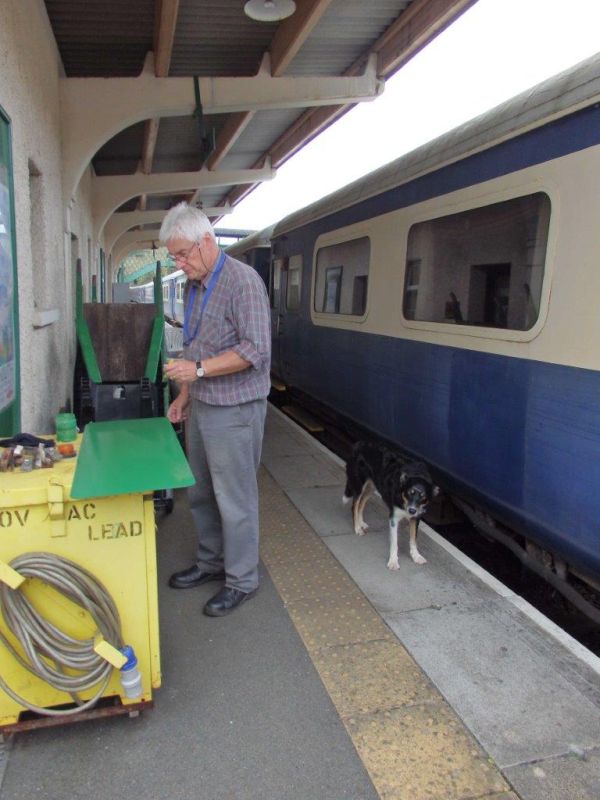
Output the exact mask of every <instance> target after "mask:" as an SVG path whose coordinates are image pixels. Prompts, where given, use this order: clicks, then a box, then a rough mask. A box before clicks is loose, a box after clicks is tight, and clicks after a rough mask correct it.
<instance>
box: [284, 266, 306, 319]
mask: <svg viewBox="0 0 600 800" xmlns="http://www.w3.org/2000/svg"><path fill="white" fill-rule="evenodd" d="M301 286H302V256H301V255H297V256H290V260H289V264H288V275H287V292H286V298H285V306H286V308H287V310H288V311H297V310H298V309H299V308H300V287H301Z"/></svg>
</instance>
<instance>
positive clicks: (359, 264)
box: [314, 236, 371, 317]
mask: <svg viewBox="0 0 600 800" xmlns="http://www.w3.org/2000/svg"><path fill="white" fill-rule="evenodd" d="M370 255H371V243H370V241H369V238H368V237H367V236H364V237H362V238H360V239H353V240H351V241H349V242H339V243H337V244H332V245H328V246H326V247H321V248H320V249H319V251H318V252H317V268H316V280H315V296H314V309H315V311H321V312H323V313H325V314H349V315H352V316H360V317H361V316H363V314H364V313H365V311H366V308H367V288H368V281H369V260H370Z"/></svg>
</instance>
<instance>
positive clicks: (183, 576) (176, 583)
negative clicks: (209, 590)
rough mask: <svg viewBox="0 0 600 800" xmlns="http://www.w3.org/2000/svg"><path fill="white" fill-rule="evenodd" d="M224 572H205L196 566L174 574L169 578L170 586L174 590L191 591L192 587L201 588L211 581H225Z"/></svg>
mask: <svg viewBox="0 0 600 800" xmlns="http://www.w3.org/2000/svg"><path fill="white" fill-rule="evenodd" d="M224 580H225V573H224V572H203V571H202V569H201V568H200V567H199V566H198V565H197V564H194V566H193V567H188V569H184V570H182V571H181V572H174V573H173V574H172V575H171V577H170V578H169V586H170V587H171V588H172V589H189V588H190V587H192V586H201V585H202V584H203V583H208V582H209V581H224Z"/></svg>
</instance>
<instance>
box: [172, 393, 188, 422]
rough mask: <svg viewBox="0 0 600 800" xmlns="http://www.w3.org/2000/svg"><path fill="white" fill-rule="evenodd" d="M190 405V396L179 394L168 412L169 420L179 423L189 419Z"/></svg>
mask: <svg viewBox="0 0 600 800" xmlns="http://www.w3.org/2000/svg"><path fill="white" fill-rule="evenodd" d="M189 403H190V396H189V394H188V393H187V392H185V393H184V392H182V393H181V394H178V395H177V397H176V398H175V400H173V402H172V403H171V405H170V406H169V409H168V411H167V419H168V420H169V421H170V422H173V423H177V422H183V421H184V420H185V419H187V415H188V413H187V409H188V405H189Z"/></svg>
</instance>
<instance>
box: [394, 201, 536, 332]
mask: <svg viewBox="0 0 600 800" xmlns="http://www.w3.org/2000/svg"><path fill="white" fill-rule="evenodd" d="M549 222H550V199H549V197H548V195H546V194H544V193H543V192H537V193H536V194H531V195H528V196H526V197H517V198H514V199H512V200H506V201H504V202H501V203H493V204H492V205H489V206H484V207H482V208H474V209H469V210H468V211H462V212H460V213H459V214H450V215H448V216H446V217H439V218H437V219H432V220H427V221H426V222H419V223H417V224H415V225H413V226H412V227H411V229H410V231H409V234H408V247H407V259H406V275H405V281H404V302H403V311H404V316H405V318H406V319H414V320H422V321H426V322H450V323H454V324H459V325H480V326H484V327H488V328H506V329H510V330H518V331H526V330H529V328H531V327H532V326H533V325H534V324H535V322H536V320H537V317H538V313H539V307H540V297H541V293H542V281H543V277H544V264H545V260H546V244H547V240H548V226H549Z"/></svg>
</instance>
